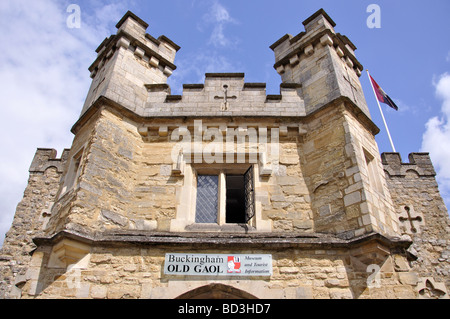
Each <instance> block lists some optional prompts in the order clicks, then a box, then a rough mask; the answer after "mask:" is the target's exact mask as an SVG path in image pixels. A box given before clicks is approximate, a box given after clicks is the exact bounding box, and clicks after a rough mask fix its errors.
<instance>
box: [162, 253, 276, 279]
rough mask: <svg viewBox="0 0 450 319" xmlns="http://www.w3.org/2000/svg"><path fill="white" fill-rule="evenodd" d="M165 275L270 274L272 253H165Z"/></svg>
mask: <svg viewBox="0 0 450 319" xmlns="http://www.w3.org/2000/svg"><path fill="white" fill-rule="evenodd" d="M164 274H166V275H188V276H271V275H272V255H255V254H179V253H177V254H174V253H168V254H166V260H165V263H164Z"/></svg>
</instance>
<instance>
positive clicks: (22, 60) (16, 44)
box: [0, 0, 126, 245]
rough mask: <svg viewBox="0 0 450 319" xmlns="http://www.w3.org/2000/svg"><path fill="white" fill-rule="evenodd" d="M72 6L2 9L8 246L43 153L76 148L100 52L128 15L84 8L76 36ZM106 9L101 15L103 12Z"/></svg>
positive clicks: (0, 190) (50, 3)
mask: <svg viewBox="0 0 450 319" xmlns="http://www.w3.org/2000/svg"><path fill="white" fill-rule="evenodd" d="M67 6H68V3H66V4H64V3H63V2H62V1H57V0H41V1H29V0H7V1H5V0H2V1H1V2H0V12H2V18H1V20H0V27H1V30H2V32H0V42H1V43H2V50H0V96H1V97H2V103H1V104H0V112H1V113H0V114H1V116H0V134H1V136H2V138H1V139H0V149H1V152H0V161H1V163H2V165H1V166H0V179H1V184H0V245H1V244H2V242H3V239H4V233H5V232H6V231H8V229H9V227H10V226H11V222H12V218H13V216H14V212H15V207H16V205H17V204H18V202H19V201H20V200H21V198H22V196H23V191H24V189H25V186H26V183H27V178H28V168H29V166H30V164H31V161H32V159H33V156H34V153H35V151H36V148H38V147H47V148H55V149H57V150H58V153H61V151H62V150H63V149H64V148H69V147H70V146H71V143H72V139H73V136H72V134H71V133H70V128H71V126H72V125H73V124H74V123H75V121H76V120H77V118H78V116H79V114H80V112H81V108H82V106H83V103H84V99H85V97H86V94H87V91H88V88H89V85H90V81H91V79H90V77H89V71H88V70H87V68H88V67H89V65H90V64H91V63H92V62H93V61H94V59H95V56H96V53H95V49H96V48H97V46H98V44H99V43H101V41H102V40H103V39H104V38H105V37H107V36H109V35H110V34H111V33H112V32H113V31H114V30H112V29H113V27H114V25H115V23H116V22H117V21H118V20H119V19H120V17H121V16H122V15H123V14H124V13H125V12H126V4H125V3H121V4H119V2H118V3H109V4H107V5H105V4H103V3H102V2H95V7H93V5H92V4H89V7H87V5H81V21H82V22H81V28H79V29H76V28H75V29H70V28H68V27H67V24H66V20H67V17H68V16H69V15H70V13H67V12H66V9H67ZM100 8H101V10H100Z"/></svg>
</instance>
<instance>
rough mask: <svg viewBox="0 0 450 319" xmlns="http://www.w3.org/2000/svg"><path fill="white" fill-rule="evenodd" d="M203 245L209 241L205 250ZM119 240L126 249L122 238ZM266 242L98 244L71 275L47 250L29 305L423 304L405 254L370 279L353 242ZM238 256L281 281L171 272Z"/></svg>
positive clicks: (29, 288)
mask: <svg viewBox="0 0 450 319" xmlns="http://www.w3.org/2000/svg"><path fill="white" fill-rule="evenodd" d="M169 238H170V237H167V239H169ZM192 238H193V237H192ZM201 238H204V239H203V240H204V242H203V243H201V241H202V239H201ZM122 239H123V238H122ZM172 239H173V238H172ZM105 240H106V239H105ZM117 240H119V241H120V239H118V237H117V238H116V241H117ZM175 240H180V238H178V239H175ZM261 240H262V241H261V242H260V244H255V243H256V242H257V241H258V238H257V237H254V238H253V240H252V243H250V241H248V242H247V244H242V243H240V244H239V243H237V242H235V243H234V244H233V246H234V248H233V249H230V248H227V247H225V246H226V244H224V243H222V244H219V246H217V242H216V247H215V248H214V249H213V248H211V244H212V242H210V243H207V242H208V241H210V239H209V240H208V239H207V238H205V236H204V234H199V235H198V236H196V239H195V242H196V244H195V246H194V247H193V246H192V245H183V244H181V243H177V244H174V243H172V244H170V243H169V240H167V244H165V245H162V246H159V245H156V246H154V245H152V247H149V246H148V245H146V244H142V245H140V244H137V243H134V244H132V245H127V243H126V242H123V243H122V244H121V245H120V246H117V245H116V244H114V243H112V245H109V244H107V243H106V242H103V244H102V245H97V244H95V243H91V246H90V248H89V250H86V255H85V256H84V257H83V258H82V259H81V260H80V261H79V262H77V263H76V264H72V265H70V266H69V267H67V266H64V264H61V262H60V261H59V260H57V257H56V255H57V254H56V253H55V249H54V248H53V249H52V247H51V246H47V245H46V244H42V243H41V245H40V247H39V249H38V250H37V251H36V252H35V254H34V255H33V260H32V262H31V271H30V273H31V274H32V275H30V277H31V279H30V280H29V281H28V282H27V283H26V285H25V287H24V289H23V291H24V293H23V298H53V297H55V296H57V297H59V298H94V299H104V298H114V299H120V298H125V299H127V298H129V299H138V298H142V299H148V298H151V299H158V298H175V297H177V296H180V295H182V294H185V293H188V292H189V291H192V290H194V289H196V288H199V287H202V286H207V285H210V284H212V283H215V284H222V285H227V286H230V287H234V288H235V289H237V290H241V291H245V292H246V293H247V294H250V295H252V296H254V297H257V298H269V299H273V298H275V299H305V298H308V299H309V298H331V299H350V298H415V297H417V292H416V291H415V289H414V285H413V284H412V283H410V282H408V280H407V278H408V277H407V276H405V275H408V274H409V273H408V272H407V271H408V270H407V269H405V268H404V267H403V268H402V267H401V266H403V265H404V264H405V263H406V259H405V257H404V255H403V254H396V253H393V254H392V255H391V256H388V257H387V258H386V259H384V260H382V261H381V262H380V263H379V264H375V265H371V266H373V267H374V269H372V268H370V271H369V268H368V265H366V264H364V263H363V262H361V260H359V259H358V258H356V257H354V253H353V252H352V250H351V249H349V248H347V247H352V246H353V245H352V244H350V243H349V242H340V243H338V242H334V244H335V245H336V246H335V247H334V248H327V245H326V244H325V243H326V242H327V241H328V240H329V239H327V238H325V237H321V238H319V237H310V238H309V239H306V238H304V239H297V240H295V239H286V240H287V241H286V243H287V242H290V243H289V244H287V245H288V246H285V245H283V243H282V242H281V241H278V243H277V244H275V245H274V243H275V241H276V240H275V239H273V240H270V239H267V238H266V239H262V238H261ZM295 241H296V243H294V242H295ZM110 243H111V242H110ZM261 243H264V244H261ZM69 245H70V244H69ZM245 246H247V248H245ZM289 246H291V247H289ZM295 246H297V248H295ZM302 246H304V247H302ZM308 246H309V248H308ZM276 247H277V248H276ZM237 248H239V249H240V252H241V253H252V254H264V253H271V254H272V260H273V261H272V266H273V275H272V276H271V277H270V279H267V278H265V277H253V278H248V277H242V278H233V277H228V278H225V279H223V278H222V279H221V278H217V277H214V276H198V277H196V278H195V279H192V278H189V277H183V276H181V277H180V276H173V275H166V274H164V272H163V267H164V257H165V253H167V252H174V253H175V252H180V253H186V252H189V253H214V254H216V253H224V254H232V253H234V252H235V251H236V249H237ZM399 265H400V266H399ZM44 269H45V271H42V270H44ZM373 270H375V272H372V271H373ZM405 271H406V272H405Z"/></svg>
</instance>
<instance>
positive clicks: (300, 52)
mask: <svg viewBox="0 0 450 319" xmlns="http://www.w3.org/2000/svg"><path fill="white" fill-rule="evenodd" d="M303 25H304V27H305V31H303V32H300V33H299V34H297V35H296V36H292V35H290V34H286V35H284V36H283V37H282V38H280V39H279V40H278V41H276V42H275V43H274V44H272V45H271V46H270V48H271V49H272V50H273V51H274V53H275V65H274V68H275V69H276V70H277V72H278V74H280V75H281V79H282V81H283V83H298V84H301V88H299V89H298V94H299V95H300V96H301V97H302V98H303V99H304V101H305V105H306V106H307V107H306V113H307V114H310V113H312V112H314V111H316V110H318V109H319V108H320V107H322V106H324V105H326V104H327V103H329V102H331V101H333V100H334V99H336V98H338V97H341V96H345V97H348V98H349V99H350V100H351V101H352V102H354V103H355V104H356V105H358V107H359V108H360V109H361V110H362V111H363V112H364V114H365V115H367V116H368V117H370V115H369V109H368V107H367V104H366V101H365V98H364V93H363V91H362V88H361V83H360V82H359V77H360V76H361V72H362V70H363V66H362V65H361V63H359V62H358V60H357V59H356V57H355V52H354V51H355V50H356V47H355V45H354V44H353V43H352V42H351V41H350V40H349V39H348V38H347V37H346V36H344V35H341V34H340V33H336V32H335V30H334V27H335V26H336V24H335V23H334V21H333V20H332V19H331V18H330V17H329V16H328V14H327V13H326V12H325V11H324V10H323V9H320V10H318V11H317V12H316V13H314V14H313V15H312V16H310V17H309V18H308V19H306V20H305V21H303Z"/></svg>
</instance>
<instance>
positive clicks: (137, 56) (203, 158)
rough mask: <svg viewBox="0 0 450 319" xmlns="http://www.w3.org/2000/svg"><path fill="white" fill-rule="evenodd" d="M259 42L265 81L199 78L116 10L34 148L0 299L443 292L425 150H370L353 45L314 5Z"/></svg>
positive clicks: (443, 260) (4, 258) (444, 241)
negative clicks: (77, 107) (49, 137)
mask: <svg viewBox="0 0 450 319" xmlns="http://www.w3.org/2000/svg"><path fill="white" fill-rule="evenodd" d="M303 25H304V27H305V31H302V32H300V33H299V34H298V35H296V36H292V35H289V34H286V35H285V36H283V37H282V38H280V39H279V40H278V41H276V42H275V43H274V44H273V45H272V46H271V47H270V48H271V49H272V50H273V51H274V53H275V65H274V68H275V69H276V71H277V72H278V73H279V75H280V76H281V84H280V94H278V95H267V94H266V91H265V88H266V85H265V83H248V82H245V78H244V74H242V73H208V74H206V75H205V81H204V83H195V84H185V85H183V93H182V95H172V94H171V90H170V87H169V85H168V84H167V78H168V77H169V76H170V75H171V74H172V72H176V71H175V70H176V66H175V64H174V59H175V55H176V53H177V51H178V50H179V49H180V47H179V46H178V45H177V44H175V43H174V42H173V41H171V40H170V39H168V38H167V37H165V36H160V37H158V38H154V37H153V36H151V35H149V34H148V33H146V29H147V27H148V25H147V23H145V22H144V21H142V20H141V19H140V18H139V17H137V16H136V15H135V14H133V13H131V12H127V13H126V14H125V16H124V17H123V18H122V19H121V20H120V21H119V23H118V24H117V28H118V31H117V34H115V35H112V36H111V37H109V38H107V39H105V40H104V41H103V42H102V43H101V44H100V46H99V47H98V49H97V50H96V52H97V53H98V56H97V58H96V60H95V61H94V63H93V64H92V65H91V66H90V68H89V70H90V71H91V78H92V85H91V88H90V90H89V93H88V95H87V98H86V103H85V105H84V107H83V109H82V112H81V115H80V117H79V119H78V120H77V121H76V123H75V124H74V126H73V128H72V132H73V134H74V140H73V144H72V147H71V148H70V149H67V150H65V151H64V152H63V154H62V155H61V158H57V157H56V152H55V151H54V150H52V149H38V150H37V152H36V155H35V157H34V159H33V161H32V164H31V167H30V171H29V172H30V178H29V183H28V186H27V188H26V190H25V193H24V198H23V200H22V201H21V202H20V203H19V205H18V207H17V211H16V215H15V218H14V221H13V225H12V227H11V230H10V231H9V232H8V233H7V235H6V239H5V242H4V245H3V248H2V250H1V251H0V271H1V272H0V277H1V286H0V296H1V297H2V298H144V299H146V298H177V297H181V298H287V299H291V298H448V291H449V284H450V280H449V271H450V264H449V261H450V259H449V258H450V249H449V245H450V238H449V226H450V224H449V218H448V213H447V209H446V207H445V205H444V202H443V200H442V198H441V196H440V194H439V190H438V186H437V183H436V180H435V175H436V173H435V171H434V169H433V165H432V163H431V161H430V158H429V156H428V154H425V153H412V154H411V155H410V158H409V163H404V162H402V159H401V158H400V156H399V154H397V153H383V154H382V156H381V158H380V156H379V150H378V146H377V144H376V142H375V135H376V134H377V133H378V132H379V129H378V128H377V126H376V125H375V124H374V123H373V121H372V120H371V117H370V114H369V109H368V107H367V104H366V101H365V98H364V94H363V91H362V88H361V84H360V81H359V77H360V75H361V72H362V71H363V66H362V65H361V63H360V62H358V60H357V58H356V56H355V52H354V51H355V49H356V47H355V45H354V44H353V43H352V42H351V41H350V40H349V39H348V38H347V37H346V36H344V35H341V34H339V33H336V32H335V29H334V28H335V23H334V22H333V20H332V19H331V18H330V17H329V16H328V15H327V14H326V13H325V11H323V10H322V9H321V10H319V11H317V12H316V13H314V14H313V15H312V16H311V17H309V18H308V19H306V20H305V21H304V22H303Z"/></svg>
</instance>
